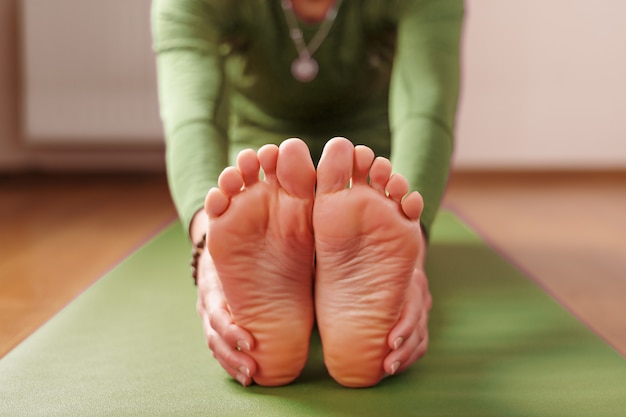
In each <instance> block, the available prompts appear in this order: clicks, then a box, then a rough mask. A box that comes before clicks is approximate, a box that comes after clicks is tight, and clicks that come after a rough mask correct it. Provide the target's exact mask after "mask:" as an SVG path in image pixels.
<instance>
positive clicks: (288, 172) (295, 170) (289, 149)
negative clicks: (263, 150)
mask: <svg viewBox="0 0 626 417" xmlns="http://www.w3.org/2000/svg"><path fill="white" fill-rule="evenodd" d="M276 176H277V178H278V183H279V184H280V186H281V187H282V188H283V189H284V190H285V191H287V192H288V193H289V194H291V195H293V196H296V197H300V198H312V197H313V193H314V191H315V166H314V165H313V160H312V159H311V153H310V152H309V148H308V146H307V145H306V143H304V142H303V141H302V140H300V139H296V138H292V139H287V140H285V141H284V142H283V143H281V144H280V147H279V152H278V161H277V163H276Z"/></svg>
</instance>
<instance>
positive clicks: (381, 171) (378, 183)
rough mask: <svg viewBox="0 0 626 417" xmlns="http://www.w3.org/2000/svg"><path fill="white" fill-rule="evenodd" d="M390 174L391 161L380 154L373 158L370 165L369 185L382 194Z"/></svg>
mask: <svg viewBox="0 0 626 417" xmlns="http://www.w3.org/2000/svg"><path fill="white" fill-rule="evenodd" d="M390 176H391V162H390V161H389V159H387V158H383V157H381V156H379V157H378V158H376V159H374V162H373V163H372V167H371V168H370V186H371V187H372V188H373V189H375V190H376V191H380V192H381V193H383V194H384V193H385V187H386V186H387V181H389V177H390Z"/></svg>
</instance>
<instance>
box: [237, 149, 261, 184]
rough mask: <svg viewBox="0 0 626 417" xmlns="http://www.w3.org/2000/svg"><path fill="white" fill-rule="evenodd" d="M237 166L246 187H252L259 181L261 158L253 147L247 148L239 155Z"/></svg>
mask: <svg viewBox="0 0 626 417" xmlns="http://www.w3.org/2000/svg"><path fill="white" fill-rule="evenodd" d="M237 168H239V172H240V173H241V177H242V178H243V182H244V184H245V186H246V187H250V186H251V185H254V184H255V183H257V182H258V181H259V169H260V165H259V158H257V154H256V152H254V151H253V150H252V149H245V150H243V151H241V152H239V155H237Z"/></svg>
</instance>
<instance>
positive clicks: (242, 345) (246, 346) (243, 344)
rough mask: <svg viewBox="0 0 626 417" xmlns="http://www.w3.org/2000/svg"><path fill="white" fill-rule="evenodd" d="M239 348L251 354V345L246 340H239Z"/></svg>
mask: <svg viewBox="0 0 626 417" xmlns="http://www.w3.org/2000/svg"><path fill="white" fill-rule="evenodd" d="M237 347H238V348H239V349H243V350H245V351H247V352H250V344H249V343H248V342H247V341H245V340H239V341H238V342H237Z"/></svg>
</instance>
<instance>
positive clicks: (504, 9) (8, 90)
mask: <svg viewBox="0 0 626 417" xmlns="http://www.w3.org/2000/svg"><path fill="white" fill-rule="evenodd" d="M47 1H48V2H53V1H54V0H47ZM83 1H88V0H83ZM19 2H20V0H0V171H15V170H25V169H42V170H46V169H51V170H120V169H121V170H128V169H133V170H134V169H136V170H153V169H162V167H163V146H162V141H161V140H159V139H158V138H155V139H156V140H154V141H151V142H150V144H145V143H144V144H137V143H136V141H131V140H129V141H128V143H129V144H130V145H124V141H123V140H122V141H120V140H116V141H115V142H114V143H110V144H102V143H99V144H97V145H94V144H92V143H89V142H87V143H86V144H85V145H80V144H78V145H77V144H76V143H74V144H72V145H71V146H70V145H68V144H67V143H65V144H63V143H61V144H56V145H54V144H53V145H51V144H46V145H37V144H33V143H32V141H30V142H29V141H27V140H26V139H27V138H26V137H25V134H24V133H23V129H22V128H21V126H20V120H21V118H22V116H23V115H22V114H21V108H22V95H21V87H20V85H21V84H22V81H23V79H24V76H23V74H24V68H23V66H22V64H21V62H22V58H23V53H22V51H21V50H20V47H19V45H20V44H21V39H20V20H19V18H18V16H19V9H20V8H19ZM466 5H467V16H466V23H465V33H464V51H463V92H462V97H461V104H460V110H459V117H458V128H457V148H456V153H455V159H454V164H455V167H456V168H457V169H625V168H626V123H624V121H625V119H626V80H624V77H625V76H626V47H625V46H624V43H625V41H626V25H625V24H624V16H626V1H623V0H596V1H595V2H589V1H588V0H548V1H546V0H467V1H466Z"/></svg>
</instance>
